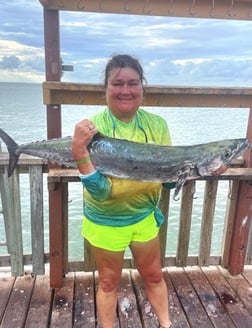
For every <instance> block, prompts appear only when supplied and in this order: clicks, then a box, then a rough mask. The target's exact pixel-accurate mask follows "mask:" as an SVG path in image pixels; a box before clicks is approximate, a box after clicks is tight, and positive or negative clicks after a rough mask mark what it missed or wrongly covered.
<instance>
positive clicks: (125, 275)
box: [118, 270, 142, 328]
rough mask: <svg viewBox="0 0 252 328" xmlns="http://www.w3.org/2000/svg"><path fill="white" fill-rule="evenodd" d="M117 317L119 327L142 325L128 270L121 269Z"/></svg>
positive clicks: (126, 327)
mask: <svg viewBox="0 0 252 328" xmlns="http://www.w3.org/2000/svg"><path fill="white" fill-rule="evenodd" d="M118 317H119V322H120V328H141V327H142V323H141V320H140V318H139V315H138V306H137V302H136V296H135V294H134V290H133V288H132V284H131V279H130V271H129V270H123V272H122V277H121V281H120V285H119V288H118Z"/></svg>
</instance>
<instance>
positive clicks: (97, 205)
mask: <svg viewBox="0 0 252 328" xmlns="http://www.w3.org/2000/svg"><path fill="white" fill-rule="evenodd" d="M91 120H92V121H93V123H94V124H95V125H96V127H97V129H98V131H99V132H101V133H103V134H104V135H106V136H109V137H115V138H118V139H127V140H132V141H137V142H142V143H146V142H148V143H155V144H159V145H170V144H171V138H170V133H169V129H168V126H167V123H166V121H165V120H164V119H163V118H162V117H160V116H158V115H156V114H153V113H149V112H147V111H145V110H143V109H138V111H137V116H136V117H135V119H134V120H133V121H131V122H129V123H125V122H122V121H120V120H118V119H117V118H116V117H115V116H113V115H112V113H111V112H110V111H109V109H108V108H106V109H105V110H104V111H102V112H100V113H98V114H97V115H95V116H94V117H93V118H91ZM129 151H130V150H129ZM146 165H149V163H148V162H146ZM80 178H81V181H82V183H83V186H84V215H85V216H86V217H87V218H88V219H89V220H90V221H92V222H94V223H96V224H101V225H107V226H127V225H130V224H134V223H137V222H139V221H141V220H143V219H144V218H146V217H147V216H148V215H149V214H150V213H151V212H153V211H154V213H155V218H156V221H157V225H158V226H160V225H161V224H162V223H163V221H164V217H163V215H162V213H161V211H160V209H159V208H158V203H159V198H160V191H161V187H162V184H161V183H159V182H141V181H133V180H128V179H118V178H112V177H106V176H104V175H102V174H101V173H100V172H99V171H98V170H96V171H94V172H93V173H91V174H88V175H81V176H80Z"/></svg>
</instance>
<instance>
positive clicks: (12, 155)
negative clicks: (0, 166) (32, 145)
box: [0, 128, 20, 177]
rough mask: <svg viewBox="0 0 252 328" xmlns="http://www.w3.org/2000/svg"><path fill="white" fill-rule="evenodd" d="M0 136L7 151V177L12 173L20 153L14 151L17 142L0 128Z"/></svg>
mask: <svg viewBox="0 0 252 328" xmlns="http://www.w3.org/2000/svg"><path fill="white" fill-rule="evenodd" d="M0 138H1V139H2V140H3V141H4V143H5V144H6V146H7V149H8V152H9V166H8V177H10V176H11V175H12V174H13V171H14V169H15V167H16V165H17V162H18V159H19V156H20V154H17V153H16V149H17V147H18V144H17V143H16V142H15V141H14V140H13V139H12V138H11V137H10V136H9V135H8V134H7V133H6V132H4V130H2V129H1V128H0Z"/></svg>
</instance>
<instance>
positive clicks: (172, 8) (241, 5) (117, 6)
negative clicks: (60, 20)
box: [40, 0, 252, 20]
mask: <svg viewBox="0 0 252 328" xmlns="http://www.w3.org/2000/svg"><path fill="white" fill-rule="evenodd" d="M40 3H41V4H42V5H43V6H44V7H45V8H46V9H50V10H69V11H83V12H99V13H114V14H130V15H146V16H171V17H191V18H212V19H232V20H251V19H252V1H251V0H239V1H231V0H218V1H213V0H212V1H211V0H200V1H195V0H191V1H188V0H179V1H172V0H170V1H169V0H116V1H115V0H78V1H77V0H40Z"/></svg>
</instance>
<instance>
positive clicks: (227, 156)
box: [224, 150, 232, 158]
mask: <svg viewBox="0 0 252 328" xmlns="http://www.w3.org/2000/svg"><path fill="white" fill-rule="evenodd" d="M231 154H232V153H231V151H230V150H226V151H225V152H224V158H229V157H230V156H231Z"/></svg>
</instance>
